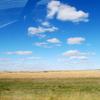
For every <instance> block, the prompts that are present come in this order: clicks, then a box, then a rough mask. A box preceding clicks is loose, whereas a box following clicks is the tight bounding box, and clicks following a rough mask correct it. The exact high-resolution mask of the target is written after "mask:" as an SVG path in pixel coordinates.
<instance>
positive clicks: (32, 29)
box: [28, 26, 58, 35]
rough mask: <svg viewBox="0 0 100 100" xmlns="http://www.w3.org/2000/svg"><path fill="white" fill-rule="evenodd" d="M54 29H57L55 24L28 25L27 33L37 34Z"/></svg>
mask: <svg viewBox="0 0 100 100" xmlns="http://www.w3.org/2000/svg"><path fill="white" fill-rule="evenodd" d="M56 30H58V28H57V27H55V26H52V27H48V28H47V27H46V28H45V27H41V26H39V27H29V28H28V33H29V35H37V34H40V33H46V32H54V31H56Z"/></svg>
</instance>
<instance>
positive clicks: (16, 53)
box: [5, 51, 32, 55]
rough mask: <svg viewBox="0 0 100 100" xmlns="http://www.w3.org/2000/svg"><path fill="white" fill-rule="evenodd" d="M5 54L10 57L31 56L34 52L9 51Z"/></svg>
mask: <svg viewBox="0 0 100 100" xmlns="http://www.w3.org/2000/svg"><path fill="white" fill-rule="evenodd" d="M5 54H8V55H31V54H32V51H14V52H12V51H9V52H5Z"/></svg>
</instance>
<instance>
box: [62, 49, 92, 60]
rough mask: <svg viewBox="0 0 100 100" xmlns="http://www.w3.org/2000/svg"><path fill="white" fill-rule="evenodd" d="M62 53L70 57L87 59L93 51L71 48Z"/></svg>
mask: <svg viewBox="0 0 100 100" xmlns="http://www.w3.org/2000/svg"><path fill="white" fill-rule="evenodd" d="M62 55H63V56H65V57H68V58H69V59H79V60H85V59H88V57H89V56H90V55H92V53H86V52H80V51H78V50H69V51H66V52H64V53H63V54H62Z"/></svg>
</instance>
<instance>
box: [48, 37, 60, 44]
mask: <svg viewBox="0 0 100 100" xmlns="http://www.w3.org/2000/svg"><path fill="white" fill-rule="evenodd" d="M47 42H49V43H61V41H60V40H59V39H57V38H51V39H48V40H47Z"/></svg>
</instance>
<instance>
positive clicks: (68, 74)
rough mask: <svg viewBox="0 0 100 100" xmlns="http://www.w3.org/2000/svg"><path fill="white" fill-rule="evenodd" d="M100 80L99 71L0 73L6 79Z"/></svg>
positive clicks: (1, 77)
mask: <svg viewBox="0 0 100 100" xmlns="http://www.w3.org/2000/svg"><path fill="white" fill-rule="evenodd" d="M88 77H89V78H100V71H99V70H91V71H89V70H88V71H44V72H0V79H4V78H12V79H13V78H14V79H15V78H19V79H20V78H33V79H37V78H88Z"/></svg>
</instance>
